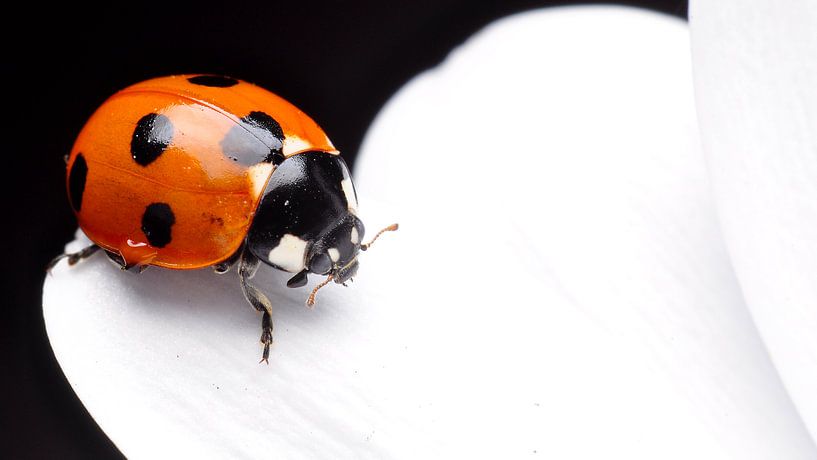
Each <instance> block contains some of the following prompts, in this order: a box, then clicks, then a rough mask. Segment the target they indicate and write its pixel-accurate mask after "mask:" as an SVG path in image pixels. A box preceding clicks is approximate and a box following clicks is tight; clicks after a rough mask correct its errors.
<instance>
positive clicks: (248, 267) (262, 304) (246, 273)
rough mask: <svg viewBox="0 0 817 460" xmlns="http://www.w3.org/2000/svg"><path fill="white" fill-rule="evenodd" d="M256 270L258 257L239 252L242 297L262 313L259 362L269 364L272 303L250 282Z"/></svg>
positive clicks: (246, 251)
mask: <svg viewBox="0 0 817 460" xmlns="http://www.w3.org/2000/svg"><path fill="white" fill-rule="evenodd" d="M256 271H258V258H257V257H255V256H254V255H253V254H252V253H251V252H250V251H249V250H247V249H245V250H244V252H243V253H242V254H241V262H240V263H239V266H238V276H239V278H240V279H241V290H242V291H243V292H244V298H245V299H247V302H249V303H250V304H251V305H252V306H253V307H255V309H256V310H258V311H260V312H261V313H262V316H261V343H262V344H264V352H263V354H262V355H261V362H266V363H267V364H269V347H270V344H271V343H272V303H271V302H270V300H269V298H268V297H267V296H266V295H265V294H264V293H263V292H261V291H260V290H259V289H258V288H256V287H255V286H253V285H252V284H250V279H251V278H252V277H253V276H255V272H256Z"/></svg>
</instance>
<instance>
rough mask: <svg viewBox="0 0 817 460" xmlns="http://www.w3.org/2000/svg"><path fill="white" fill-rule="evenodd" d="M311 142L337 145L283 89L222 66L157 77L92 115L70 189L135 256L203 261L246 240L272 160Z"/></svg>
mask: <svg viewBox="0 0 817 460" xmlns="http://www.w3.org/2000/svg"><path fill="white" fill-rule="evenodd" d="M307 151H324V152H328V153H332V154H337V150H335V148H334V146H333V145H332V143H331V142H330V141H329V139H328V138H327V136H326V134H325V133H324V132H323V131H322V130H321V128H320V127H318V125H317V124H316V123H315V122H314V121H312V119H310V118H309V117H308V116H307V115H305V114H304V113H303V112H301V111H300V110H299V109H297V108H296V107H295V106H293V105H292V104H290V103H289V102H287V101H285V100H284V99H282V98H280V97H278V96H276V95H275V94H272V93H270V92H268V91H266V90H264V89H262V88H259V87H257V86H254V85H252V84H249V83H246V82H243V81H239V80H234V79H230V78H226V77H216V76H194V75H180V76H172V77H164V78H157V79H153V80H148V81H145V82H142V83H138V84H136V85H133V86H131V87H128V88H126V89H124V90H122V91H120V92H118V93H116V94H115V95H113V96H112V97H111V98H110V99H108V100H107V101H106V102H105V103H104V104H103V105H102V106H101V107H100V108H99V109H98V110H97V111H96V112H95V113H94V114H93V116H92V117H91V118H90V120H89V121H88V122H87V124H86V125H85V127H84V128H83V129H82V132H81V133H80V135H79V137H78V138H77V140H76V143H75V144H74V147H73V149H72V151H71V155H70V157H69V160H68V169H67V183H68V193H69V198H70V201H71V204H72V207H73V208H74V211H75V213H76V215H77V218H78V220H79V224H80V227H81V228H82V230H83V231H84V232H85V234H86V235H88V237H89V238H90V239H91V240H92V241H93V242H94V243H96V244H97V245H99V246H101V247H102V248H103V249H105V250H107V251H109V252H112V253H114V254H118V255H119V256H121V257H122V259H124V262H125V263H126V264H127V265H129V266H130V265H148V264H149V265H158V266H162V267H168V268H175V269H193V268H199V267H204V266H209V265H213V264H216V263H219V262H221V261H224V260H225V259H227V258H229V257H230V256H231V255H232V254H234V253H235V252H236V251H237V250H238V249H239V248H240V247H241V245H242V243H243V241H244V239H245V237H246V234H247V231H248V228H249V226H250V224H251V223H252V220H253V217H254V214H255V211H256V208H257V206H258V203H259V200H260V196H261V193H262V191H263V190H264V187H265V185H266V183H267V181H268V180H269V178H270V176H271V174H272V173H273V171H274V169H275V165H276V164H278V163H279V162H280V160H282V159H283V158H284V157H290V156H293V155H297V154H299V153H303V152H307Z"/></svg>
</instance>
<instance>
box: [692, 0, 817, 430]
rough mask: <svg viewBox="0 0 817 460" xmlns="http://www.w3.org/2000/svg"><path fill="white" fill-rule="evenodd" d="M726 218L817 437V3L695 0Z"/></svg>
mask: <svg viewBox="0 0 817 460" xmlns="http://www.w3.org/2000/svg"><path fill="white" fill-rule="evenodd" d="M690 17H691V26H692V38H693V42H692V43H693V51H694V53H693V57H694V64H695V91H696V98H697V101H698V114H699V116H700V124H701V132H702V136H703V145H704V148H705V151H706V153H707V158H708V159H709V166H710V170H711V176H712V182H713V189H714V191H715V196H716V198H717V203H718V214H719V217H720V220H721V222H722V225H723V231H724V234H725V236H726V241H727V242H728V248H729V253H730V255H731V257H732V260H733V264H734V267H735V271H736V273H737V276H738V279H739V281H740V285H741V288H742V290H743V293H744V295H745V299H746V303H747V304H748V306H749V309H750V310H751V312H752V315H753V317H754V318H755V321H756V323H757V326H758V328H759V330H760V333H761V335H762V337H763V338H764V341H765V343H766V345H767V347H768V349H769V352H770V354H771V357H772V360H773V362H774V363H775V365H776V367H777V369H778V370H779V372H780V375H781V377H782V379H783V382H784V383H785V386H786V388H787V389H788V390H789V392H790V394H791V397H792V399H793V400H794V401H795V403H796V404H797V408H798V410H799V411H800V414H801V415H802V417H803V420H804V421H805V423H806V424H807V426H808V427H809V429H810V432H811V434H812V437H814V436H815V435H817V398H815V389H816V388H817V58H816V57H817V32H815V30H817V29H815V24H817V3H815V2H813V1H804V0H798V1H792V2H782V3H781V2H777V1H774V0H754V1H752V2H750V3H749V4H747V3H746V2H745V1H741V0H718V1H715V2H712V1H693V2H691V10H690Z"/></svg>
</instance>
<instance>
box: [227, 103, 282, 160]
mask: <svg viewBox="0 0 817 460" xmlns="http://www.w3.org/2000/svg"><path fill="white" fill-rule="evenodd" d="M283 146H284V130H283V129H282V128H281V125H280V124H278V122H277V121H275V119H274V118H272V117H271V116H269V115H267V114H266V113H264V112H259V111H256V112H250V114H249V115H247V116H246V117H243V118H242V119H241V120H239V124H238V125H236V126H233V127H232V128H230V130H229V131H227V134H226V135H225V136H224V139H222V140H221V150H222V151H223V152H224V154H225V155H226V156H227V157H228V158H229V159H231V160H233V161H235V162H237V163H240V164H242V165H245V166H252V165H254V164H257V163H262V162H266V163H272V164H274V165H276V166H277V165H279V164H281V162H283V161H284V154H283Z"/></svg>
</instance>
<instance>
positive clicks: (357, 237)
mask: <svg viewBox="0 0 817 460" xmlns="http://www.w3.org/2000/svg"><path fill="white" fill-rule="evenodd" d="M350 238H351V239H352V244H358V243H360V235H358V234H357V227H352V235H351V236H350Z"/></svg>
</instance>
